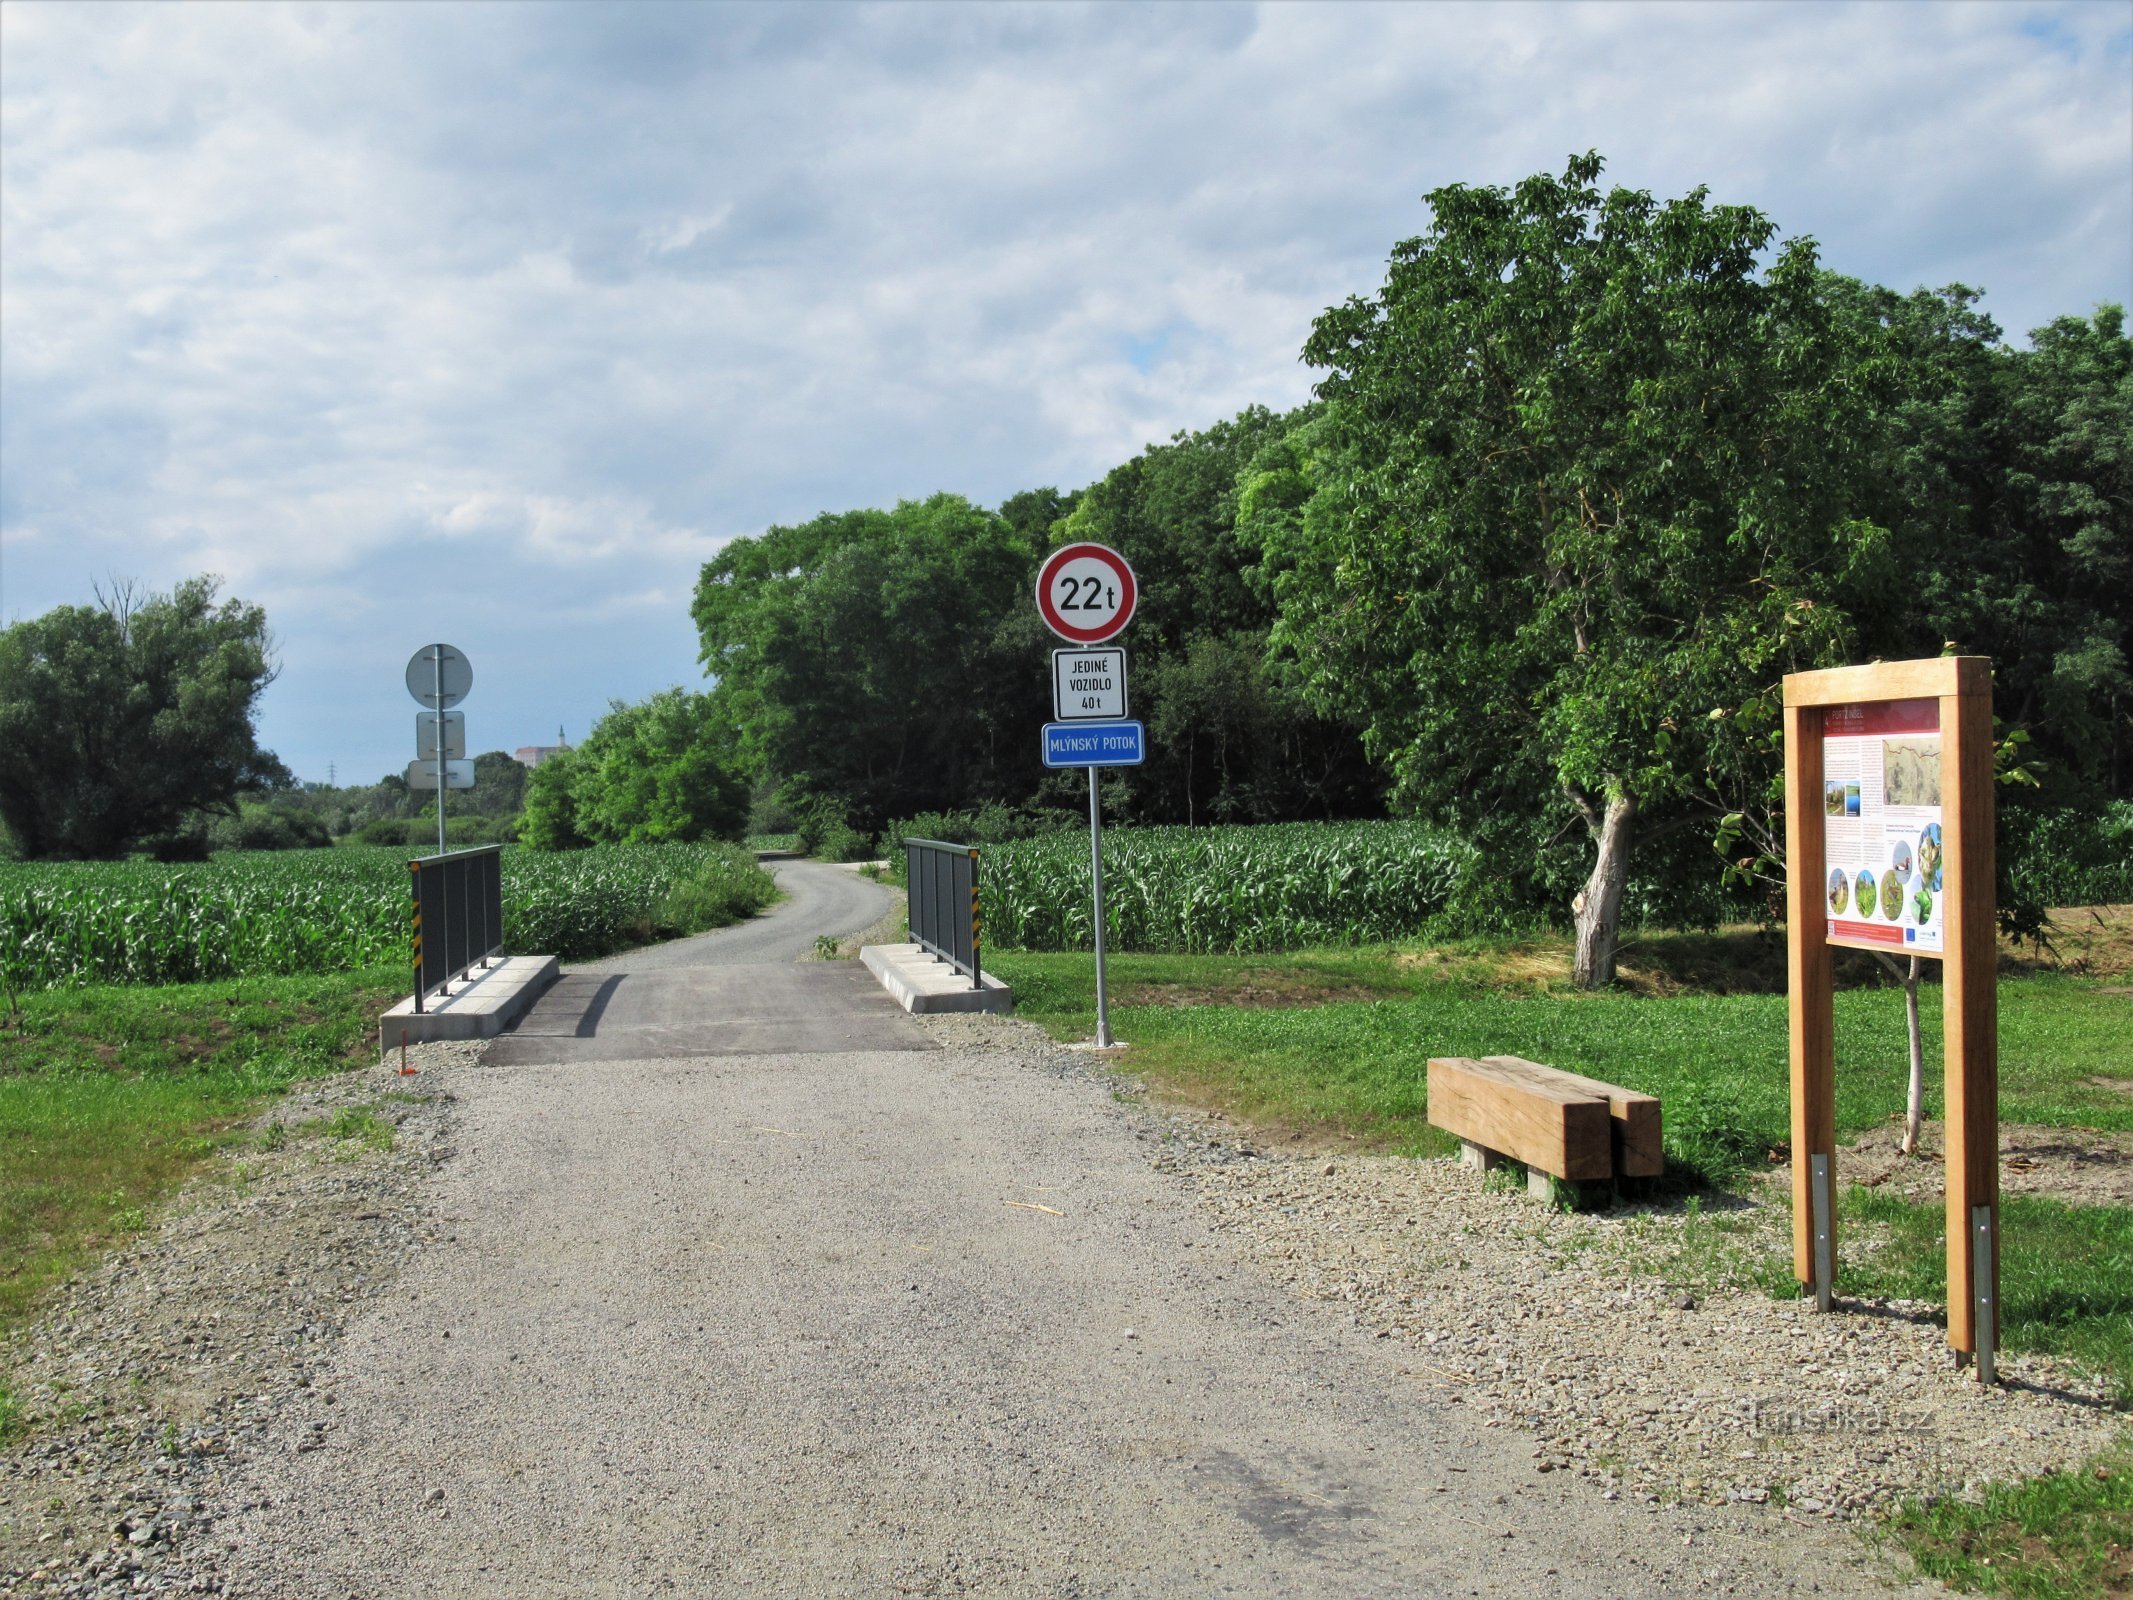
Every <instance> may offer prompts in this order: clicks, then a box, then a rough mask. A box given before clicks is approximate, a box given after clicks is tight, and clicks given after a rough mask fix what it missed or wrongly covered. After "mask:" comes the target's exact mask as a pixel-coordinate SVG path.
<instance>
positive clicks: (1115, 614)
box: [1037, 544, 1140, 644]
mask: <svg viewBox="0 0 2133 1600" xmlns="http://www.w3.org/2000/svg"><path fill="white" fill-rule="evenodd" d="M1139 596H1140V590H1139V587H1138V586H1137V585H1136V584H1135V583H1134V581H1133V569H1132V568H1131V567H1129V566H1127V565H1126V558H1125V557H1124V556H1122V555H1120V554H1119V553H1118V552H1117V551H1116V550H1113V549H1112V548H1111V547H1110V546H1109V545H1101V544H1070V545H1064V546H1062V547H1061V548H1059V549H1057V550H1054V551H1053V552H1052V553H1051V555H1050V556H1048V557H1047V558H1046V559H1045V563H1044V570H1043V571H1041V572H1039V573H1038V574H1037V614H1038V615H1039V616H1041V617H1043V618H1044V625H1045V626H1046V627H1047V628H1050V629H1051V630H1052V632H1054V633H1056V634H1058V635H1059V637H1060V638H1062V639H1064V640H1066V642H1067V643H1068V644H1101V643H1103V641H1104V640H1106V639H1108V638H1110V637H1112V636H1113V635H1114V634H1116V633H1118V632H1119V630H1120V629H1122V628H1124V627H1125V625H1126V624H1127V623H1129V622H1131V621H1132V620H1133V604H1134V601H1135V600H1137V599H1138V598H1139Z"/></svg>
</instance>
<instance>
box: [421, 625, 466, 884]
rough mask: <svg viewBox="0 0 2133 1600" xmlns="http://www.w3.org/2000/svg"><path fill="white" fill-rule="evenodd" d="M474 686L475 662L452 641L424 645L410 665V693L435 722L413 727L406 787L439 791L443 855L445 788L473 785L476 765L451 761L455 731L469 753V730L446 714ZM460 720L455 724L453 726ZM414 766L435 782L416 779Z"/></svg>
mask: <svg viewBox="0 0 2133 1600" xmlns="http://www.w3.org/2000/svg"><path fill="white" fill-rule="evenodd" d="M473 687H474V664H473V663H472V662H471V661H469V660H468V659H467V658H466V657H465V656H464V655H463V654H461V653H460V652H459V651H458V650H455V649H454V648H453V647H452V646H450V645H448V644H426V645H424V646H423V647H422V648H421V649H420V650H417V651H416V652H415V653H414V655H412V656H411V657H409V658H408V663H407V692H408V693H409V694H411V695H413V696H414V697H415V703H416V704H417V705H421V706H427V707H429V710H430V722H431V725H430V727H429V729H428V730H427V737H425V730H424V729H422V728H421V727H420V726H419V725H418V726H417V728H416V730H415V749H416V752H417V754H416V759H415V762H414V764H413V765H412V766H410V767H409V768H408V786H409V787H410V788H416V789H423V788H434V789H435V790H436V791H437V853H438V854H439V855H443V854H444V853H445V848H446V847H445V842H444V792H445V790H447V789H471V788H473V787H474V764H473V763H472V762H471V761H454V760H452V759H450V755H451V750H450V747H451V745H452V743H453V740H454V736H455V735H456V737H457V741H458V745H459V753H460V754H462V755H464V754H465V752H466V740H467V728H466V718H465V716H464V715H459V716H453V717H450V718H447V717H446V715H445V713H446V712H447V711H449V710H450V709H451V708H452V707H453V706H456V705H458V704H459V702H460V701H462V700H464V699H465V698H466V697H467V691H468V690H469V689H471V688H473ZM455 724H456V726H455ZM415 767H422V768H424V769H426V770H425V771H424V772H423V773H422V774H421V776H422V777H424V778H428V779H430V780H431V781H430V782H427V783H423V782H418V781H417V774H416V772H415Z"/></svg>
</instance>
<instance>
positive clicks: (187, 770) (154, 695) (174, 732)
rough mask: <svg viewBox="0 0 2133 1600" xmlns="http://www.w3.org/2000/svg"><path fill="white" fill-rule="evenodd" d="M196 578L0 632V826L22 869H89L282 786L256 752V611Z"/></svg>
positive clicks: (118, 594)
mask: <svg viewBox="0 0 2133 1600" xmlns="http://www.w3.org/2000/svg"><path fill="white" fill-rule="evenodd" d="M219 588H220V585H219V583H218V581H217V580H216V579H214V578H211V577H200V578H191V579H188V580H187V581H185V582H184V583H181V584H179V585H178V586H177V588H176V589H174V590H172V591H171V592H170V593H169V594H149V595H145V596H144V595H142V594H141V593H140V592H138V591H137V590H135V589H134V588H133V587H132V586H131V585H123V584H122V585H120V586H119V587H118V588H117V589H116V590H115V591H114V592H113V593H111V594H109V595H99V597H98V599H99V602H100V603H99V604H97V605H93V606H61V607H59V608H58V609H57V610H55V611H50V612H47V613H46V614H45V615H43V616H41V617H36V618H33V619H31V620H29V621H26V622H18V623H15V624H13V625H12V626H10V627H7V628H4V629H0V817H4V818H5V819H6V822H7V826H8V829H9V831H10V832H12V833H13V835H14V838H15V843H16V848H17V849H18V850H19V852H20V853H21V854H22V855H23V856H24V857H26V858H29V859H32V860H38V859H52V858H61V857H88V858H93V859H104V858H108V857H112V856H117V855H121V854H123V853H124V852H125V851H126V850H127V849H128V848H129V847H130V846H132V845H135V844H137V843H139V842H140V841H142V840H144V839H148V838H150V837H152V836H155V835H159V834H169V833H173V832H175V831H177V830H179V829H180V828H181V827H183V826H185V825H186V824H187V822H188V820H189V819H191V818H193V817H195V816H196V815H197V814H199V813H203V812H214V813H220V814H223V815H234V814H235V813H236V810H237V797H238V794H239V793H240V792H241V791H244V790H247V789H253V788H260V787H280V786H285V785H286V784H287V783H288V782H289V781H290V779H289V774H288V770H287V769H286V768H285V767H283V766H282V764H281V763H280V762H279V761H277V760H276V759H275V758H274V756H273V754H272V753H271V752H269V751H265V750H262V749H260V748H259V744H258V740H257V736H256V733H255V728H254V719H255V717H256V716H257V713H258V705H259V696H260V694H261V692H262V691H263V690H264V689H265V688H266V686H267V685H268V684H269V683H271V682H272V681H273V679H274V672H275V667H274V660H273V642H272V640H271V638H270V637H269V635H268V633H267V619H266V613H265V612H264V611H262V610H261V609H260V608H259V607H258V606H253V605H247V604H245V603H244V602H243V601H241V600H235V599H230V600H222V601H219V602H218V600H217V598H216V596H217V593H218V591H219Z"/></svg>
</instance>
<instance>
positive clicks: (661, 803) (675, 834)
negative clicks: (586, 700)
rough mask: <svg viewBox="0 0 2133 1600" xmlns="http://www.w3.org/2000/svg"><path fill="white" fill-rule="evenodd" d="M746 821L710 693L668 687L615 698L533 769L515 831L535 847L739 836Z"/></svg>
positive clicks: (744, 792) (744, 795) (728, 738)
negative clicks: (571, 741)
mask: <svg viewBox="0 0 2133 1600" xmlns="http://www.w3.org/2000/svg"><path fill="white" fill-rule="evenodd" d="M747 820H748V786H747V783H746V781H745V780H744V779H743V778H742V777H741V775H740V772H739V764H738V759H737V755H736V752H735V750H734V747H733V736H732V733H731V731H730V730H729V729H728V727H727V726H726V724H725V722H724V721H723V720H722V719H721V717H720V716H719V714H718V711H717V709H716V708H715V706H714V705H713V703H712V700H711V697H710V696H709V695H703V694H693V693H691V692H690V691H688V690H686V689H680V688H674V689H663V690H661V691H660V692H659V693H658V694H655V695H653V696H651V698H649V699H647V700H643V701H640V702H638V703H637V704H636V705H625V704H623V703H622V702H621V701H619V700H617V701H614V702H613V703H612V704H611V705H610V707H609V709H608V713H607V715H606V716H604V717H602V718H601V719H600V720H599V722H598V723H596V724H595V725H594V727H593V730H592V732H591V733H590V734H589V735H588V736H587V737H586V739H585V742H584V743H583V744H581V745H579V746H578V747H577V748H576V749H575V750H570V751H566V752H564V753H562V754H560V755H554V756H550V757H549V758H548V759H547V760H546V761H543V762H542V763H541V764H540V766H539V767H537V768H535V769H534V771H533V774H532V778H531V780H530V781H529V782H528V783H527V785H526V811H525V817H524V821H523V822H522V824H521V827H520V831H519V837H520V839H521V840H522V841H523V842H524V843H525V844H527V845H529V846H531V847H532V848H534V849H536V850H571V849H578V848H582V847H583V846H584V845H587V844H667V843H690V842H693V841H696V840H699V839H718V838H725V839H738V838H739V837H740V835H741V832H742V830H743V829H744V828H745V827H746V825H747Z"/></svg>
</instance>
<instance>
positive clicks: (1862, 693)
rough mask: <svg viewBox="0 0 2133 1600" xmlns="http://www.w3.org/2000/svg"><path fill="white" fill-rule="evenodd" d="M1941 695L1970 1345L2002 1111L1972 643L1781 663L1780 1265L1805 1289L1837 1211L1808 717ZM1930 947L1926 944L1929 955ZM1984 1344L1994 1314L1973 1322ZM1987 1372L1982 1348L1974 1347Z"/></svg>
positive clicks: (1993, 1220) (1833, 1087) (1814, 756)
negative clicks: (1787, 1233)
mask: <svg viewBox="0 0 2133 1600" xmlns="http://www.w3.org/2000/svg"><path fill="white" fill-rule="evenodd" d="M1926 699H1930V700H1937V701H1938V702H1939V703H1940V730H1941V733H1940V736H1941V758H1940V759H1941V829H1942V843H1943V848H1944V854H1943V863H1942V870H1943V873H1944V876H1945V888H1944V889H1943V891H1942V904H1943V907H1944V911H1945V916H1946V924H1947V926H1946V933H1945V942H1944V947H1943V949H1942V951H1941V954H1940V957H1939V959H1940V961H1941V964H1942V965H1941V1010H1942V1019H1943V1028H1942V1051H1943V1073H1944V1076H1945V1083H1946V1088H1945V1094H1944V1100H1945V1110H1944V1113H1943V1115H1944V1118H1945V1133H1946V1140H1945V1142H1946V1146H1947V1196H1948V1213H1947V1232H1948V1343H1949V1344H1950V1345H1951V1346H1952V1347H1953V1348H1954V1349H1955V1350H1956V1352H1957V1353H1958V1356H1959V1357H1962V1358H1968V1357H1970V1356H1972V1355H1975V1354H1976V1353H1977V1350H1978V1334H1979V1331H1980V1330H1979V1329H1978V1327H1977V1317H1976V1308H1977V1304H1978V1294H1977V1290H1978V1288H1979V1285H1978V1283H1977V1268H1976V1266H1975V1262H1976V1260H1977V1253H1976V1252H1975V1251H1974V1250H1973V1247H1972V1235H1971V1217H1972V1209H1973V1208H1974V1207H1978V1206H1982V1207H1985V1208H1986V1214H1987V1216H1988V1217H1989V1219H1990V1227H1989V1233H1990V1249H1989V1250H1988V1251H1987V1252H1985V1255H1986V1259H1987V1261H1988V1262H1989V1267H1988V1270H1989V1273H1990V1279H1991V1281H1990V1282H1989V1283H1987V1284H1985V1285H1984V1286H1983V1287H1984V1289H1985V1294H1986V1304H1987V1305H1988V1306H1989V1307H1991V1308H1993V1309H1992V1311H1991V1312H1990V1315H1991V1316H1992V1317H1993V1318H1994V1320H1995V1322H1996V1321H1997V1317H1998V1309H1997V1308H1998V1306H1999V1304H2000V1284H1999V1277H2000V1157H1999V1147H2000V1121H1999V1118H2000V1111H1999V1075H2000V1057H1999V990H1998V966H1999V957H1998V949H1997V946H1996V943H1995V929H1994V912H1995V903H1994V887H1993V886H1994V841H1993V828H1994V804H1993V773H1992V662H1991V661H1990V660H1989V659H1988V658H1986V657H1984V656H1942V657H1938V658H1936V659H1933V660H1927V661H1889V662H1876V663H1875V664H1873V665H1871V666H1864V667H1838V668H1835V669H1834V670H1831V671H1827V672H1798V673H1792V674H1790V675H1788V676H1787V677H1786V679H1785V859H1786V863H1787V866H1786V889H1785V920H1786V966H1787V971H1786V977H1787V984H1786V988H1787V993H1788V1004H1789V1010H1790V1021H1791V1029H1790V1032H1791V1055H1792V1201H1793V1206H1792V1228H1793V1232H1792V1255H1793V1276H1795V1277H1796V1278H1798V1279H1799V1280H1800V1282H1801V1284H1802V1285H1803V1286H1804V1287H1805V1288H1806V1289H1807V1290H1808V1291H1809V1292H1810V1293H1812V1292H1813V1291H1815V1290H1816V1289H1817V1288H1830V1289H1833V1288H1834V1285H1817V1283H1816V1281H1815V1267H1814V1244H1815V1225H1816V1223H1817V1221H1818V1220H1819V1221H1821V1222H1822V1223H1823V1224H1825V1225H1826V1226H1827V1228H1828V1230H1829V1235H1830V1239H1831V1253H1830V1257H1829V1259H1830V1260H1832V1261H1834V1260H1835V1259H1836V1256H1835V1238H1836V1218H1835V1217H1834V1216H1831V1217H1827V1218H1819V1219H1818V1218H1817V1216H1816V1213H1815V1206H1816V1198H1815V1195H1814V1192H1813V1189H1814V1185H1813V1181H1812V1168H1813V1158H1814V1157H1815V1156H1827V1157H1828V1158H1829V1165H1830V1172H1831V1174H1832V1179H1831V1183H1830V1188H1829V1193H1831V1194H1832V1195H1833V1194H1835V1193H1836V1184H1835V1179H1834V1174H1835V1172H1836V1162H1837V1151H1836V1144H1837V1136H1836V1134H1837V1130H1836V1121H1837V1080H1836V1027H1835V1019H1834V1016H1833V1011H1832V1003H1833V994H1834V988H1835V983H1834V967H1833V961H1832V956H1831V946H1830V944H1829V940H1828V928H1829V920H1828V919H1829V910H1828V903H1827V900H1826V898H1825V896H1826V893H1827V886H1826V885H1825V883H1824V881H1823V846H1824V826H1823V811H1822V723H1823V714H1824V712H1825V711H1826V710H1827V709H1828V708H1829V707H1831V706H1843V705H1854V704H1861V703H1871V702H1874V701H1885V700H1926ZM1929 959H1930V957H1929ZM1984 1331H1985V1333H1986V1336H1987V1338H1988V1340H1989V1341H1990V1345H1988V1349H1989V1348H1990V1347H1991V1346H1996V1345H1997V1344H1998V1342H1999V1340H1998V1337H1997V1335H1998V1329H1997V1327H1996V1326H1995V1327H1988V1328H1987V1329H1986V1330H1984ZM1979 1375H1980V1376H1981V1377H1989V1376H1990V1363H1989V1362H1980V1363H1979Z"/></svg>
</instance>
